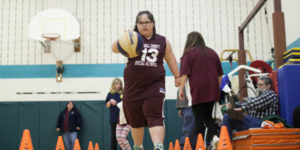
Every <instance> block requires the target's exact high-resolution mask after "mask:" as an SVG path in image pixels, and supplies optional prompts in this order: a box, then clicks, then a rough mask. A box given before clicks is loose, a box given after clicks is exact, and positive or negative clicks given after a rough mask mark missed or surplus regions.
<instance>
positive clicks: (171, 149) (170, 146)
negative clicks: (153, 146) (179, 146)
mask: <svg viewBox="0 0 300 150" xmlns="http://www.w3.org/2000/svg"><path fill="white" fill-rule="evenodd" d="M169 150H174V147H173V143H172V142H170V144H169Z"/></svg>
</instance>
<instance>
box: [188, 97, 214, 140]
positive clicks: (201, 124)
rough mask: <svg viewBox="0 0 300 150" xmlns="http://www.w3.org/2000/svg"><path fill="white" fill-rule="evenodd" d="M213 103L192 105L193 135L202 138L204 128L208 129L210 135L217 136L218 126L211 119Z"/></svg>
mask: <svg viewBox="0 0 300 150" xmlns="http://www.w3.org/2000/svg"><path fill="white" fill-rule="evenodd" d="M213 106H214V102H208V103H200V104H197V105H193V106H192V109H193V113H194V115H195V133H196V135H198V134H199V133H201V134H202V136H203V137H204V132H205V127H207V128H208V132H210V133H211V134H212V135H218V126H217V125H216V124H215V122H214V120H213V119H212V115H211V114H212V109H213Z"/></svg>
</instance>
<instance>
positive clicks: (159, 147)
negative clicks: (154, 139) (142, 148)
mask: <svg viewBox="0 0 300 150" xmlns="http://www.w3.org/2000/svg"><path fill="white" fill-rule="evenodd" d="M154 150H164V145H163V144H155V145H154Z"/></svg>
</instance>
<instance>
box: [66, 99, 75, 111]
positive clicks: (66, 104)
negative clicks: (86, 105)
mask: <svg viewBox="0 0 300 150" xmlns="http://www.w3.org/2000/svg"><path fill="white" fill-rule="evenodd" d="M69 103H72V104H73V109H76V107H75V104H74V102H73V101H68V102H67V103H66V108H65V110H68V104H69Z"/></svg>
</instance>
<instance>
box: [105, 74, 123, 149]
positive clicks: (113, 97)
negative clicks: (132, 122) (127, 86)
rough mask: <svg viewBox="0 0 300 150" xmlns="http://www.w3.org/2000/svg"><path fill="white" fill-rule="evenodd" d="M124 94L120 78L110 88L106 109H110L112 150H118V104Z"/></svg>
mask: <svg viewBox="0 0 300 150" xmlns="http://www.w3.org/2000/svg"><path fill="white" fill-rule="evenodd" d="M122 94H123V85H122V81H121V79H119V78H115V79H114V80H113V81H112V83H111V87H110V91H109V93H108V94H107V97H106V100H105V104H106V108H109V122H110V126H111V139H110V149H111V150H117V146H118V145H117V137H116V128H117V123H118V121H119V113H120V112H119V111H120V109H119V108H118V107H117V103H119V102H121V101H122V99H121V97H122Z"/></svg>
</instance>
